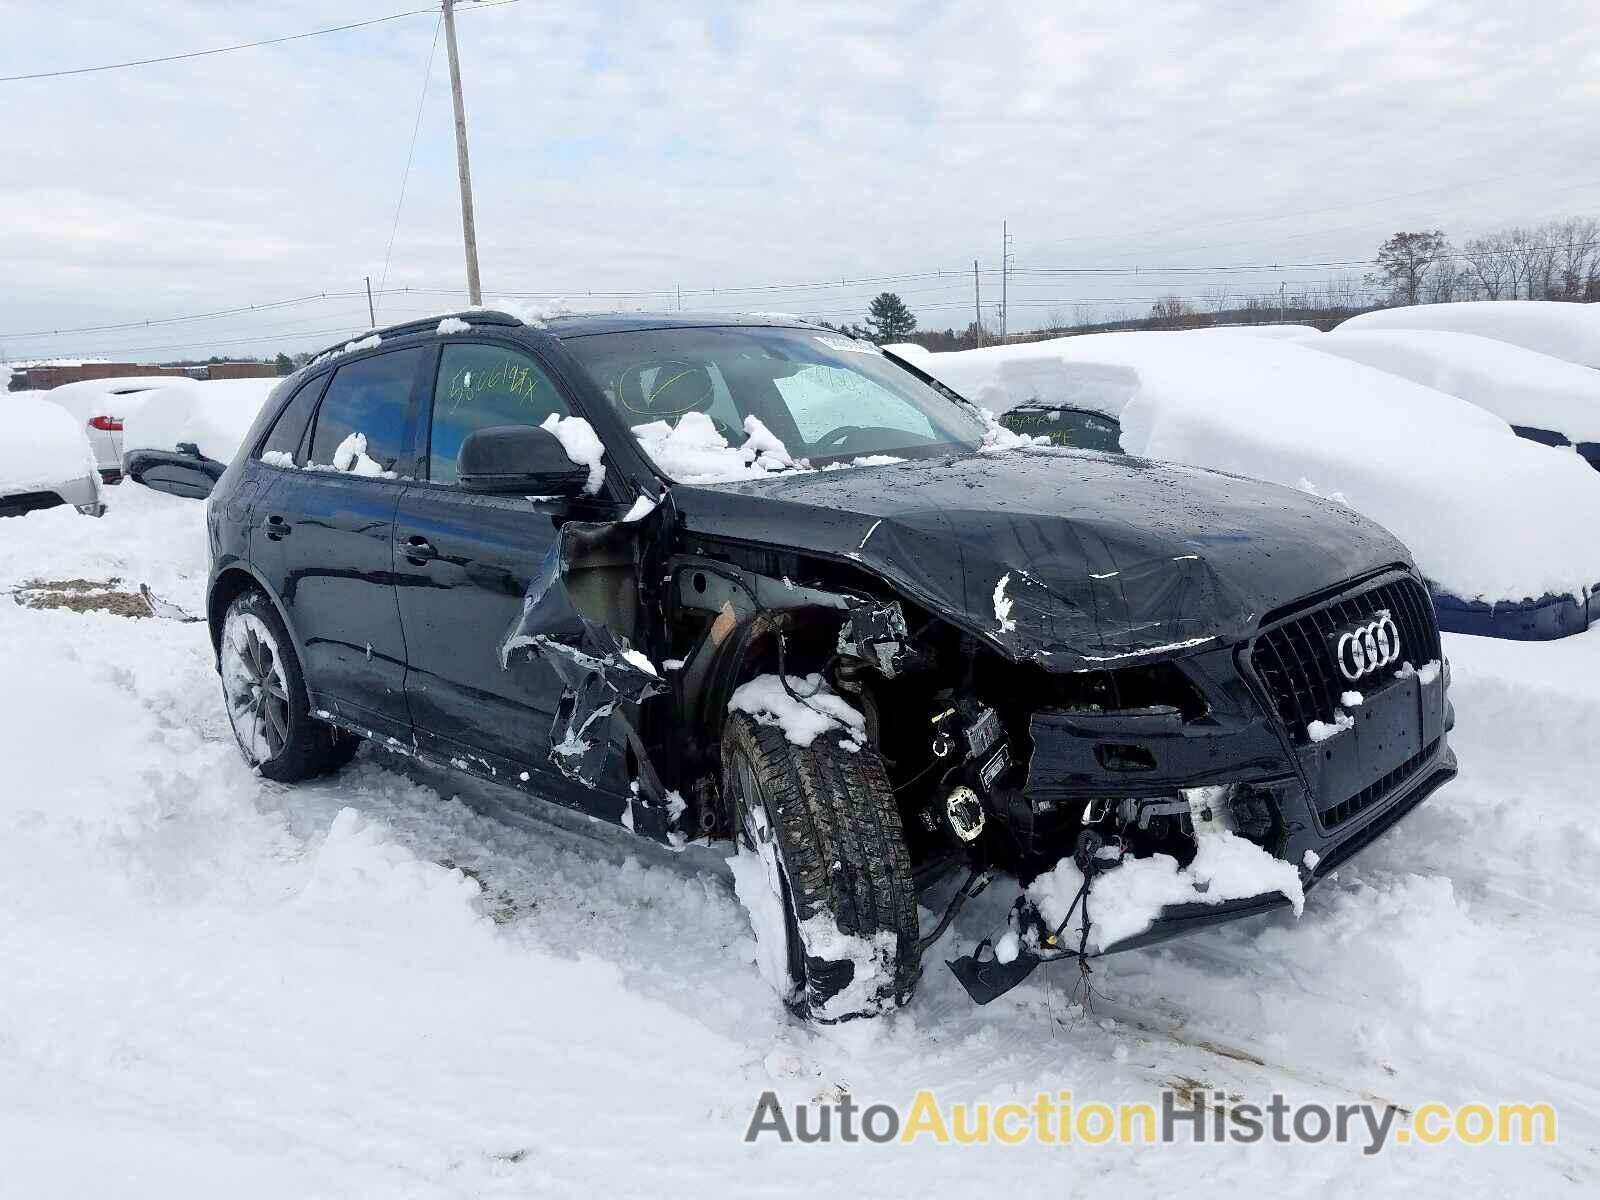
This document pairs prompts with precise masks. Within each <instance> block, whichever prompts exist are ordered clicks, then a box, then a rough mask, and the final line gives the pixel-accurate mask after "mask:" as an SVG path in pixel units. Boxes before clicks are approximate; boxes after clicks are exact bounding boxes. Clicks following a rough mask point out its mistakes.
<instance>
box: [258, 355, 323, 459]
mask: <svg viewBox="0 0 1600 1200" xmlns="http://www.w3.org/2000/svg"><path fill="white" fill-rule="evenodd" d="M327 382H328V377H327V376H326V375H324V376H321V377H320V378H317V379H311V380H307V381H306V382H305V383H304V384H302V385H301V386H300V390H299V391H297V392H296V393H295V394H294V397H293V398H292V399H291V400H290V401H289V403H288V404H285V405H284V406H283V411H282V412H280V413H279V414H278V419H277V420H276V421H274V422H273V424H272V432H271V433H269V434H267V440H266V442H265V443H264V444H263V445H262V447H261V458H262V459H263V461H265V462H269V463H273V464H274V465H275V466H280V467H286V466H288V465H289V463H290V462H291V461H292V462H293V463H294V464H295V465H296V466H303V465H304V464H303V462H302V461H301V458H300V447H301V446H302V445H303V444H304V443H305V440H306V426H307V425H308V424H309V423H310V421H311V412H312V410H313V409H314V408H316V406H317V397H318V396H320V395H322V386H323V384H325V383H327Z"/></svg>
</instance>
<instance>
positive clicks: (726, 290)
mask: <svg viewBox="0 0 1600 1200" xmlns="http://www.w3.org/2000/svg"><path fill="white" fill-rule="evenodd" d="M1595 246H1600V241H1586V242H1576V243H1572V244H1571V246H1570V247H1569V246H1568V244H1566V243H1549V244H1545V245H1535V246H1521V247H1516V248H1514V249H1513V250H1511V251H1510V252H1511V253H1537V252H1542V251H1546V250H1563V249H1568V248H1574V249H1591V248H1593V247H1595ZM1436 257H1437V258H1440V259H1461V258H1468V257H1471V252H1468V251H1464V250H1455V251H1449V252H1447V253H1444V254H1440V255H1438V256H1436ZM1370 265H1371V262H1370V260H1365V259H1361V260H1324V261H1314V262H1299V263H1214V264H1210V265H1206V266H1186V265H1166V266H1155V265H1139V266H1127V267H1072V266H1059V267H1011V268H1009V272H1010V274H1011V275H1013V276H1031V277H1034V278H1036V279H1038V280H1040V281H1041V282H1040V283H1028V282H1024V281H1019V282H1018V286H1019V287H1038V286H1043V281H1048V280H1053V279H1061V278H1087V279H1101V280H1104V279H1107V278H1117V277H1120V276H1129V277H1132V278H1133V279H1134V280H1136V281H1137V282H1139V283H1142V284H1144V285H1146V286H1160V285H1161V284H1163V283H1164V282H1165V279H1164V278H1163V277H1165V276H1175V277H1178V278H1185V277H1192V276H1195V275H1206V274H1225V273H1247V272H1254V273H1258V274H1271V275H1273V276H1274V277H1275V279H1277V280H1284V279H1285V273H1286V272H1305V271H1327V270H1349V269H1356V268H1365V267H1368V266H1370ZM981 274H984V275H988V276H990V277H991V278H994V277H997V276H998V275H999V274H1000V269H999V268H990V269H989V270H987V271H983V272H981ZM968 277H969V272H968V271H967V270H966V269H964V268H963V269H956V270H926V271H908V272H902V273H900V274H894V275H873V276H861V277H857V278H842V279H833V280H817V281H813V282H807V283H772V284H751V285H745V286H735V287H701V288H683V289H682V294H684V295H687V296H691V297H698V298H700V299H701V300H709V301H711V302H712V303H713V304H714V302H715V300H716V299H717V298H719V297H728V298H730V299H731V298H733V297H736V296H749V295H763V294H774V293H783V292H791V293H792V292H807V291H813V292H830V291H836V290H838V289H844V290H849V289H851V288H863V289H865V288H872V287H878V286H881V285H883V284H886V283H914V282H921V281H947V282H942V283H940V285H938V286H934V287H928V288H920V289H913V290H907V291H906V295H908V296H915V295H929V294H936V293H940V292H949V291H954V290H958V289H963V288H965V286H966V283H965V281H966V279H967V278H968ZM1288 282H1296V283H1311V282H1314V281H1313V280H1310V279H1290V280H1288ZM677 291H678V289H676V288H672V287H664V288H650V289H636V290H625V289H616V290H585V289H581V288H556V289H550V290H544V291H517V290H507V289H500V290H497V291H496V292H495V295H497V296H504V297H506V298H507V299H551V298H566V299H571V300H580V301H581V300H585V299H592V300H616V301H621V300H648V299H650V298H653V297H661V298H666V297H671V296H674V295H675V294H677ZM364 295H365V292H364V290H362V289H351V290H343V291H331V292H330V291H323V292H311V293H307V294H305V295H301V296H295V297H290V298H287V299H282V300H270V301H264V302H261V303H256V304H244V305H236V306H233V307H230V308H221V309H212V310H209V311H206V312H199V313H186V314H179V315H176V316H169V317H150V318H145V319H142V320H132V321H122V322H112V323H106V324H99V325H80V326H75V327H69V328H60V329H35V330H29V331H13V332H6V333H0V339H5V340H28V339H37V338H51V337H66V336H72V335H84V334H104V333H118V332H124V331H128V330H134V329H147V328H158V327H164V326H172V325H179V324H186V323H189V322H193V321H211V320H221V319H224V318H228V317H239V316H253V315H254V314H256V313H262V312H272V311H278V310H282V309H287V308H295V307H300V306H303V305H307V304H317V303H321V302H324V301H328V300H344V299H350V298H353V297H360V296H364ZM374 295H378V296H385V297H387V296H399V295H411V296H417V297H424V296H443V297H451V298H454V297H457V296H459V295H460V289H459V288H454V287H437V288H436V287H410V286H407V287H400V288H389V287H380V288H378V289H376V291H375V292H374ZM1216 296H1217V294H1216V293H1213V294H1212V296H1211V297H1209V298H1213V299H1214V298H1216ZM841 298H842V297H841ZM1143 299H1155V297H1141V296H1092V297H1089V296H1070V297H1057V298H1045V299H1039V298H1031V297H1030V298H1023V299H1019V300H1018V301H1017V303H1019V304H1028V305H1035V304H1059V303H1067V304H1073V303H1124V302H1126V303H1134V302H1138V301H1140V300H1143ZM955 303H965V301H959V302H955ZM936 306H937V304H936V303H935V304H924V307H936ZM797 307H801V308H806V309H809V310H810V311H830V312H848V311H853V310H848V309H833V310H817V309H814V308H812V307H811V306H810V305H809V304H806V303H801V304H799V305H798V306H797ZM728 311H731V310H728ZM195 344H201V343H195ZM218 344H220V342H219V343H218ZM153 348H161V347H153Z"/></svg>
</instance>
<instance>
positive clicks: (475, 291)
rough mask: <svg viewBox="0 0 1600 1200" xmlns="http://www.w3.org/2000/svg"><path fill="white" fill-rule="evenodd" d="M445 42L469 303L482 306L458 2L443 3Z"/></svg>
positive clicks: (448, 1) (448, 0)
mask: <svg viewBox="0 0 1600 1200" xmlns="http://www.w3.org/2000/svg"><path fill="white" fill-rule="evenodd" d="M444 42H445V47H446V49H447V50H448V51H449V52H450V98H451V100H453V101H454V102H455V108H456V169H457V171H458V172H459V173H460V176H461V237H462V240H463V241H464V242H465V243H466V248H467V302H468V303H469V304H471V305H472V306H473V307H474V308H477V307H478V306H479V305H480V304H482V303H483V290H482V289H481V288H480V287H479V286H478V230H477V227H476V225H474V223H473V220H472V168H471V167H470V166H469V165H468V163H467V110H466V106H465V104H464V103H463V102H462V99H461V60H460V58H459V57H458V56H457V54H456V6H455V0H444Z"/></svg>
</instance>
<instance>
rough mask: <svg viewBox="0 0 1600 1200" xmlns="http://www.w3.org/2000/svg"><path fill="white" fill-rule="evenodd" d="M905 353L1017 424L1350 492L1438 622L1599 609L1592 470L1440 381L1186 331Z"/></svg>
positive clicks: (1556, 617) (1491, 627)
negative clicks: (1393, 538)
mask: <svg viewBox="0 0 1600 1200" xmlns="http://www.w3.org/2000/svg"><path fill="white" fill-rule="evenodd" d="M908 361H910V362H912V363H913V364H914V365H915V366H916V367H918V368H920V369H922V370H925V371H928V372H930V373H931V374H932V375H934V376H935V377H936V378H938V379H939V380H941V381H942V382H944V383H946V384H948V385H949V386H950V387H951V388H953V389H954V390H956V391H957V392H960V393H962V394H963V395H965V396H967V397H968V398H969V399H971V400H974V401H976V402H977V403H978V404H980V405H982V406H983V407H985V408H988V409H990V410H992V411H994V412H997V413H1003V414H1009V415H1008V416H1007V417H1006V423H1007V424H1008V425H1010V426H1011V427H1012V428H1014V429H1018V430H1020V431H1023V432H1028V433H1035V434H1037V433H1041V432H1049V431H1050V430H1051V428H1052V426H1057V427H1060V428H1067V427H1069V426H1072V425H1073V424H1074V423H1076V424H1078V425H1082V423H1083V422H1084V421H1085V420H1086V419H1087V420H1088V421H1090V422H1093V423H1097V424H1098V425H1099V426H1100V427H1102V428H1103V429H1105V430H1109V431H1110V437H1111V438H1112V439H1113V441H1114V442H1115V444H1117V445H1119V446H1120V448H1121V449H1122V450H1123V451H1125V452H1126V453H1129V454H1136V455H1140V456H1143V457H1147V458H1154V459H1164V460H1168V461H1172V462H1181V463H1187V464H1191V465H1194V466H1201V467H1210V468H1214V469H1218V470H1223V471H1231V472H1234V473H1237V474H1240V475H1247V476H1252V477H1254V478H1257V479H1265V480H1268V481H1270V482H1274V483H1280V484H1284V485H1286V486H1288V487H1292V488H1298V489H1300V490H1301V491H1306V492H1312V493H1315V494H1318V495H1321V496H1325V497H1328V498H1330V499H1331V500H1334V501H1336V502H1338V503H1342V504H1347V505H1349V506H1350V507H1351V508H1353V509H1355V510H1356V511H1358V512H1360V513H1362V514H1364V515H1366V516H1368V517H1371V518H1372V519H1374V520H1376V521H1378V522H1379V523H1380V524H1382V525H1384V526H1386V527H1387V528H1388V529H1390V530H1391V531H1392V532H1393V533H1395V534H1396V535H1397V536H1399V537H1400V538H1401V539H1402V540H1403V541H1404V542H1406V544H1407V545H1408V546H1410V547H1411V550H1412V552H1413V553H1414V554H1415V556H1416V559H1417V563H1418V565H1419V566H1420V567H1421V568H1422V570H1423V572H1424V573H1425V574H1426V575H1427V577H1428V579H1429V581H1430V584H1431V585H1432V587H1433V590H1434V598H1435V603H1436V604H1437V605H1438V608H1439V619H1440V624H1441V626H1442V627H1443V628H1445V629H1454V630H1458V631H1462V632H1475V633H1489V634H1494V635H1497V636H1509V637H1556V636H1562V635H1564V634H1566V633H1572V632H1577V631H1579V630H1581V629H1583V628H1585V627H1586V626H1587V624H1588V621H1589V620H1590V619H1591V617H1595V618H1600V598H1596V599H1591V592H1593V591H1594V590H1595V584H1596V582H1597V581H1600V545H1597V543H1596V540H1595V535H1594V531H1595V530H1596V529H1597V528H1600V475H1596V473H1595V472H1594V471H1592V470H1590V468H1589V467H1588V466H1587V465H1586V464H1585V463H1584V461H1583V460H1582V459H1581V458H1579V457H1578V456H1577V455H1575V454H1573V453H1571V452H1570V451H1561V450H1554V449H1551V448H1549V447H1546V446H1541V445H1538V444H1536V443H1534V442H1530V441H1526V440H1524V439H1522V438H1518V437H1517V436H1516V435H1515V434H1514V433H1513V432H1512V430H1511V427H1510V425H1509V424H1508V423H1507V422H1506V421H1505V420H1503V419H1501V418H1500V417H1498V416H1495V415H1494V414H1493V413H1490V412H1488V411H1485V410H1484V409H1483V408H1479V407H1477V406H1476V405H1473V404H1469V403H1467V402H1466V401H1464V400H1461V399H1458V398H1457V397H1455V396H1451V395H1446V394H1445V393H1443V392H1440V391H1436V390H1434V389H1433V388H1428V387H1423V386H1422V385H1420V384H1418V383H1413V382H1412V381H1410V380H1408V379H1402V378H1400V377H1399V376H1397V375H1392V374H1389V373H1387V372H1384V371H1379V370H1376V369H1374V368H1372V367H1368V366H1365V365H1363V364H1361V363H1357V362H1351V361H1349V360H1347V359H1343V358H1339V357H1336V356H1334V355H1332V354H1324V353H1322V352H1321V351H1320V350H1317V349H1312V348H1311V347H1310V346H1307V345H1299V344H1295V343H1294V342H1290V341H1280V340H1273V339H1266V338H1248V337H1223V336H1202V335H1200V334H1195V333H1107V334H1091V335H1086V336H1082V337H1072V338H1058V339H1054V340H1051V341H1045V342H1034V343H1028V344H1023V345H1013V346H1002V347H993V348H989V349H983V350H968V351H961V352H957V353H948V354H933V355H928V356H926V357H914V358H911V359H909V360H908ZM1089 432H1090V434H1091V435H1093V434H1094V432H1095V431H1094V430H1093V429H1091V430H1089ZM1591 610H1592V611H1591Z"/></svg>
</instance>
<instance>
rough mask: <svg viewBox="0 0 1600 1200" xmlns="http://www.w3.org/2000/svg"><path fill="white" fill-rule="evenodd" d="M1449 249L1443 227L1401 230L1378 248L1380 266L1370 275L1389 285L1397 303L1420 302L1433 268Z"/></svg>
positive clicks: (1378, 281)
mask: <svg viewBox="0 0 1600 1200" xmlns="http://www.w3.org/2000/svg"><path fill="white" fill-rule="evenodd" d="M1449 251H1450V245H1449V243H1448V242H1446V241H1445V240H1444V232H1443V231H1442V230H1438V229H1434V230H1431V231H1424V232H1420V233H1397V234H1395V235H1394V236H1393V237H1391V238H1390V239H1389V240H1388V241H1386V242H1384V244H1383V245H1382V246H1380V247H1379V248H1378V257H1377V258H1376V259H1375V260H1374V265H1375V266H1376V267H1377V268H1378V269H1377V270H1376V271H1374V272H1373V273H1372V274H1371V275H1369V276H1368V277H1367V278H1368V280H1369V281H1370V282H1372V283H1376V284H1379V285H1381V286H1384V287H1387V288H1388V289H1389V293H1390V298H1391V300H1392V302H1393V303H1395V304H1420V303H1421V302H1422V294H1423V284H1424V283H1425V281H1426V279H1427V276H1428V272H1429V270H1430V268H1432V266H1433V264H1434V263H1436V262H1437V261H1438V260H1439V259H1440V258H1441V257H1442V256H1444V255H1445V254H1448V253H1449Z"/></svg>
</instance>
